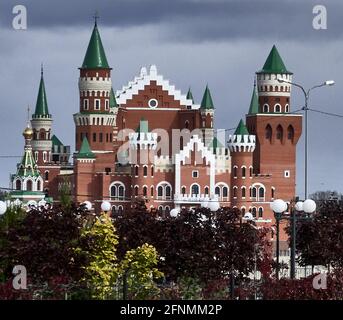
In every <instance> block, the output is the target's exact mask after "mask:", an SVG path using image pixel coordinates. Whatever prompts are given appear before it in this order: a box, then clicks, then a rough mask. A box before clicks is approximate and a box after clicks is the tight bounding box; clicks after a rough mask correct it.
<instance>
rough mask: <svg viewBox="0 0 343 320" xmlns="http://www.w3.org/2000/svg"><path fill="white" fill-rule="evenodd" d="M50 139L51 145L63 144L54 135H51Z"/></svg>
mask: <svg viewBox="0 0 343 320" xmlns="http://www.w3.org/2000/svg"><path fill="white" fill-rule="evenodd" d="M51 141H52V145H53V146H63V143H62V142H61V140H60V139H58V138H57V137H56V136H55V135H53V136H52V138H51Z"/></svg>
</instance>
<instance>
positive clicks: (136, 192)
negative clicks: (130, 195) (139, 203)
mask: <svg viewBox="0 0 343 320" xmlns="http://www.w3.org/2000/svg"><path fill="white" fill-rule="evenodd" d="M135 196H136V197H137V196H138V186H136V187H135Z"/></svg>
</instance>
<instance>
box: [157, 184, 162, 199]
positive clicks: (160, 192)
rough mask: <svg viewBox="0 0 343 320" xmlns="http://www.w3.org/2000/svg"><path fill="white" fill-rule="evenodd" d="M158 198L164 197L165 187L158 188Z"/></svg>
mask: <svg viewBox="0 0 343 320" xmlns="http://www.w3.org/2000/svg"><path fill="white" fill-rule="evenodd" d="M157 196H158V197H163V187H162V186H159V187H158V188H157Z"/></svg>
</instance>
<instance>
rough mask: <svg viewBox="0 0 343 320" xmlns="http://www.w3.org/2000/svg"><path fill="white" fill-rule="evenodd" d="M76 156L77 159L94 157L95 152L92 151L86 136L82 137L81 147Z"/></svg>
mask: <svg viewBox="0 0 343 320" xmlns="http://www.w3.org/2000/svg"><path fill="white" fill-rule="evenodd" d="M76 157H77V158H78V159H80V158H83V159H94V158H95V154H94V153H93V152H92V150H91V148H90V146H89V143H88V140H87V138H86V137H84V138H83V141H82V145H81V149H80V151H79V153H78V154H77V156H76Z"/></svg>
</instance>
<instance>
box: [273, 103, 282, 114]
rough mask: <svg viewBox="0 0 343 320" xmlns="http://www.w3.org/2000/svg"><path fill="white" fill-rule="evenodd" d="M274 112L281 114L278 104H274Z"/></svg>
mask: <svg viewBox="0 0 343 320" xmlns="http://www.w3.org/2000/svg"><path fill="white" fill-rule="evenodd" d="M274 112H276V113H280V112H281V106H280V105H279V104H276V105H275V106H274Z"/></svg>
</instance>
